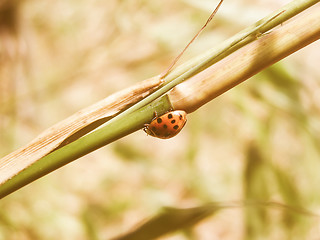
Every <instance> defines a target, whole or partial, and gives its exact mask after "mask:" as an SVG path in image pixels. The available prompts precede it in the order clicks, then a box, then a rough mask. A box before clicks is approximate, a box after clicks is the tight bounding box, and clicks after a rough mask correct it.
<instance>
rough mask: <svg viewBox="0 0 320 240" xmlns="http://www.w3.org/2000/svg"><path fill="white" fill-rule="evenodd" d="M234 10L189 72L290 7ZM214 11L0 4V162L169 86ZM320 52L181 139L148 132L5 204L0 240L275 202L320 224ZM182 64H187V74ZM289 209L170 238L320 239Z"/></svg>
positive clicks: (84, 235) (307, 52) (230, 99)
mask: <svg viewBox="0 0 320 240" xmlns="http://www.w3.org/2000/svg"><path fill="white" fill-rule="evenodd" d="M288 2H289V1H288V0H286V1H284V0H281V1H280V0H225V2H224V3H223V5H222V7H221V8H220V10H219V12H218V14H217V15H216V17H215V18H214V20H213V22H212V23H210V25H209V26H208V27H207V29H206V30H205V31H204V32H203V33H202V34H201V36H200V37H199V38H198V39H197V40H196V42H194V43H193V44H192V46H191V48H189V50H188V51H187V52H186V54H185V55H184V57H183V59H182V62H183V61H186V60H187V59H190V58H191V57H193V56H196V55H198V54H200V53H202V52H204V51H206V50H207V49H208V48H211V47H214V46H215V45H216V44H219V43H220V42H222V41H223V40H225V39H227V38H228V37H230V36H232V35H233V34H235V33H237V32H238V31H240V30H242V29H243V28H245V27H246V26H249V25H250V24H252V23H254V22H255V21H257V20H259V19H261V18H262V17H264V16H265V15H267V14H269V13H271V12H272V11H274V10H276V9H278V8H280V7H281V6H283V5H284V4H286V3H288ZM217 4H218V1H217V0H201V1H199V0H175V1H172V0H161V1H160V0H153V1H146V0H130V1H129V0H122V1H117V0H108V1H101V0H91V1H89V0H63V1H62V0H54V1H53V0H47V1H40V0H1V1H0V157H2V156H4V155H6V154H8V153H10V152H11V151H13V150H15V149H17V148H18V147H20V146H23V145H24V144H26V143H28V142H29V141H31V140H32V139H33V138H35V137H36V136H37V135H38V134H40V133H41V132H42V131H43V130H45V129H46V128H48V127H50V126H51V125H53V124H55V123H57V122H59V121H61V120H63V119H64V118H66V117H68V116H70V115H72V114H73V113H75V112H76V111H78V110H80V109H82V108H84V107H87V106H89V105H91V104H93V103H95V102H96V101H98V100H101V99H103V98H105V97H106V96H108V95H110V94H111V93H113V92H116V91H119V90H121V89H123V88H125V87H128V86H130V85H132V84H134V83H136V82H139V81H141V80H144V79H146V78H149V77H152V76H154V75H157V74H159V73H161V72H162V71H163V70H164V69H166V68H167V67H168V65H169V64H170V63H171V61H172V60H173V59H174V58H175V56H177V55H178V54H179V52H180V51H181V50H182V49H183V48H184V46H185V45H186V44H187V43H188V41H189V40H190V39H191V38H192V37H193V35H194V34H195V33H196V32H197V31H198V30H199V28H200V27H201V26H202V25H203V24H204V22H205V21H206V20H207V18H208V16H209V15H210V13H211V11H212V10H213V9H214V8H215V6H216V5H217ZM319 62H320V45H319V42H316V43H313V44H312V45H310V46H307V47H306V48H304V49H302V50H300V51H299V52H297V53H295V54H293V55H291V56H289V57H288V58H286V59H284V60H283V61H281V62H279V63H277V64H275V65H274V66H272V67H270V68H268V69H266V70H265V71H263V72H261V73H259V74H258V75H256V76H254V77H252V78H251V79H250V80H248V81H246V82H245V83H243V84H241V85H239V86H237V87H236V88H234V89H232V90H230V91H229V92H227V93H225V94H224V95H222V96H220V97H219V98H217V99H215V100H214V101H212V102H211V103H209V104H207V105H206V106H204V107H202V108H201V109H199V110H198V111H196V112H194V113H192V114H190V115H189V116H188V123H187V125H186V127H185V128H184V130H183V131H182V132H181V133H180V134H179V135H178V136H176V137H175V138H173V139H170V140H161V139H156V138H152V137H150V136H146V134H145V133H144V132H143V131H138V132H136V133H134V134H132V135H130V136H127V137H125V138H123V139H121V140H119V141H117V142H114V143H112V144H110V145H108V146H106V147H104V148H102V149H99V150H97V151H95V152H93V153H91V154H89V155H87V156H85V157H83V158H81V159H79V160H77V161H75V162H73V163H71V164H68V165H67V166H65V167H63V168H61V169H59V170H57V171H55V172H53V173H51V174H49V175H47V176H45V177H43V178H41V179H39V180H37V181H36V182H34V183H32V184H30V185H28V186H26V187H24V188H22V189H20V190H19V191H17V192H15V193H13V194H11V195H9V196H7V197H6V198H4V199H2V200H1V201H0V240H16V239H18V240H24V239H26V240H28V239H32V240H36V239H41V240H42V239H46V240H47V239H49V240H50V239H60V240H65V239H68V240H70V239H77V240H81V239H94V240H95V239H110V238H111V237H114V236H117V235H120V234H122V233H125V232H127V231H129V230H130V229H132V228H134V227H136V226H137V225H139V223H141V222H143V221H146V219H148V218H150V217H153V216H155V215H157V214H158V213H159V212H161V210H162V209H163V207H167V206H170V207H173V208H189V207H197V206H203V205H205V204H207V203H210V202H220V203H226V202H230V201H233V200H240V201H246V200H251V201H262V200H263V201H278V202H282V203H285V204H288V205H291V206H296V207H297V208H298V207H303V208H306V209H309V210H310V211H312V212H314V213H319V212H320V191H318V187H319V184H320V174H319V170H320V161H319V160H320V149H319V146H320V137H319V136H320V81H319V79H320V68H319ZM180 63H181V62H180ZM319 238H320V225H319V220H318V219H317V218H314V217H312V216H309V215H307V214H297V213H294V212H293V211H292V210H290V209H289V210H283V209H280V208H271V207H268V206H267V205H266V206H262V207H261V206H260V207H240V208H236V209H234V208H230V209H228V208H227V209H224V210H221V211H219V212H217V213H215V214H214V215H210V216H208V217H207V218H205V219H204V220H203V221H201V222H200V223H198V224H196V225H194V226H192V227H190V226H188V227H185V226H184V225H183V224H182V229H181V230H180V231H178V232H175V233H173V234H169V235H166V236H163V237H162V238H160V239H169V240H185V239H204V240H212V239H224V240H228V239H230V240H231V239H299V240H300V239H319Z"/></svg>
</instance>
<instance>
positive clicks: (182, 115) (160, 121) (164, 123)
mask: <svg viewBox="0 0 320 240" xmlns="http://www.w3.org/2000/svg"><path fill="white" fill-rule="evenodd" d="M154 114H155V117H154V118H153V119H152V121H151V123H150V124H145V125H144V128H143V130H144V131H145V132H146V133H147V134H148V135H150V136H152V137H157V138H162V139H167V138H172V137H174V136H175V135H177V134H178V133H179V132H180V131H181V129H182V128H183V126H184V125H185V124H186V122H187V113H186V112H185V111H182V110H175V111H170V112H167V113H165V114H163V115H161V116H160V117H158V116H157V113H156V112H155V113H154Z"/></svg>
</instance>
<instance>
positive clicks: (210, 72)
mask: <svg viewBox="0 0 320 240" xmlns="http://www.w3.org/2000/svg"><path fill="white" fill-rule="evenodd" d="M319 19H320V6H319V5H317V6H314V7H311V8H309V9H307V10H306V11H305V12H303V13H301V14H300V15H298V16H297V17H296V18H294V19H291V20H289V21H288V22H285V23H284V24H282V25H280V26H279V27H278V28H276V29H275V30H273V31H272V32H270V33H268V34H265V35H263V36H260V37H258V38H257V40H256V41H253V42H252V43H250V44H248V45H246V46H245V47H243V48H241V49H239V50H238V51H236V52H235V53H233V54H231V55H229V56H228V57H226V58H224V59H223V60H221V61H220V62H218V63H216V64H214V65H212V66H211V67H209V68H207V69H206V70H204V71H202V72H200V73H199V74H197V75H195V76H194V77H192V78H190V79H188V80H187V81H185V82H183V83H181V84H179V85H177V86H176V87H175V88H174V89H173V90H172V91H171V92H170V93H169V94H168V95H169V99H170V101H171V103H172V105H173V106H174V108H175V109H183V110H185V111H186V112H189V113H190V112H193V111H195V110H196V109H198V108H199V107H201V106H202V105H204V104H205V103H207V102H209V101H211V100H212V99H213V98H215V97H217V96H219V95H221V94H222V93H224V92H226V91H227V90H229V89H231V88H232V87H234V86H236V85H237V84H239V83H241V82H243V81H244V80H246V79H248V78H249V77H251V76H253V75H254V74H256V73H258V72H259V71H261V70H263V69H264V68H266V67H268V66H270V65H272V64H273V63H275V62H277V61H279V60H281V59H282V58H284V57H286V56H288V55H290V54H291V53H293V52H295V51H297V50H299V49H301V48H303V47H305V46H306V45H308V44H310V43H312V42H314V41H316V40H318V39H319V38H320V21H319Z"/></svg>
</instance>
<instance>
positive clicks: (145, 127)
mask: <svg viewBox="0 0 320 240" xmlns="http://www.w3.org/2000/svg"><path fill="white" fill-rule="evenodd" d="M149 125H150V124H144V127H143V128H142V129H143V131H144V132H145V133H146V134H147V135H149V134H148V127H149Z"/></svg>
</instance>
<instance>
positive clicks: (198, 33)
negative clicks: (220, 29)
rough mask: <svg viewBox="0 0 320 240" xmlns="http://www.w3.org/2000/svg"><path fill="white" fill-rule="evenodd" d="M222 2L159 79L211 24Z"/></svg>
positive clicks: (167, 72) (161, 76)
mask: <svg viewBox="0 0 320 240" xmlns="http://www.w3.org/2000/svg"><path fill="white" fill-rule="evenodd" d="M222 2H223V0H220V2H219V4H218V6H217V7H216V8H215V9H214V11H213V12H212V13H211V15H210V17H209V18H208V20H207V21H206V23H205V24H204V25H203V27H202V28H201V29H200V30H199V31H198V32H197V34H196V35H195V36H194V37H193V38H192V39H191V41H190V42H189V43H188V44H187V46H185V48H184V49H183V50H182V52H181V53H180V54H179V55H178V56H177V57H176V58H175V59H174V60H173V61H172V63H171V64H170V66H169V67H168V68H167V69H166V70H165V71H164V72H162V73H161V75H160V79H163V78H165V77H166V76H167V75H168V74H169V73H170V72H171V70H172V68H173V67H174V65H176V63H177V62H178V61H179V59H180V58H181V56H182V55H183V54H184V52H185V51H186V50H187V49H188V47H189V46H190V45H191V43H193V41H194V40H195V39H196V38H197V37H198V36H199V35H200V33H201V32H202V31H203V30H204V29H205V27H206V26H207V25H208V23H209V22H211V20H212V18H213V17H214V15H216V13H217V11H218V9H219V8H220V6H221V4H222Z"/></svg>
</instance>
